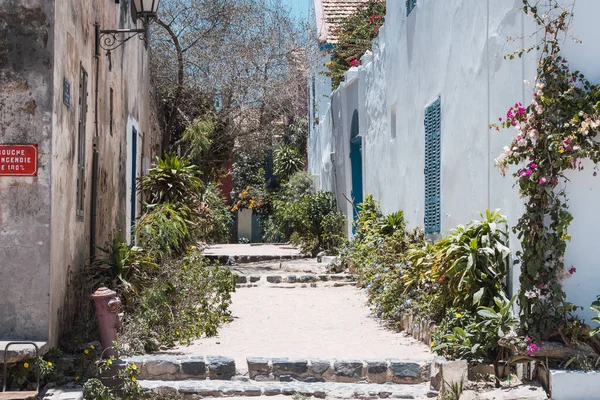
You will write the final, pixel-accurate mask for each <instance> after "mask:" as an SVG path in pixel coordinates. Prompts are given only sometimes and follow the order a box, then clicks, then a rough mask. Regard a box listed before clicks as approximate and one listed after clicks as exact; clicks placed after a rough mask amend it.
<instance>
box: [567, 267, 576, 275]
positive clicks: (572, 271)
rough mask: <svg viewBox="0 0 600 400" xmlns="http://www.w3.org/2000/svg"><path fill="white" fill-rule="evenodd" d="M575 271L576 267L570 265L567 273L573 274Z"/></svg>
mask: <svg viewBox="0 0 600 400" xmlns="http://www.w3.org/2000/svg"><path fill="white" fill-rule="evenodd" d="M575 272H577V268H575V266H574V265H571V268H569V274H571V275H573V274H574V273H575Z"/></svg>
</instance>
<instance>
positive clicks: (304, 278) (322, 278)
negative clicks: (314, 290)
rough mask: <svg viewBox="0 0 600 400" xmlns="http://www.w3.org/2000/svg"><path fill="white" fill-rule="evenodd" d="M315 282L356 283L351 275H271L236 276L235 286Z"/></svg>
mask: <svg viewBox="0 0 600 400" xmlns="http://www.w3.org/2000/svg"><path fill="white" fill-rule="evenodd" d="M317 282H356V277H355V276H354V275H351V274H273V275H259V274H253V275H238V276H237V278H236V283H237V284H253V283H254V284H258V283H271V284H281V283H294V284H296V283H300V284H302V283H317Z"/></svg>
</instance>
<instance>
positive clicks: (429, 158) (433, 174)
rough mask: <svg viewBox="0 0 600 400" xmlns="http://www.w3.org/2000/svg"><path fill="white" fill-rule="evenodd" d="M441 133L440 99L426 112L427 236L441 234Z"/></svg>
mask: <svg viewBox="0 0 600 400" xmlns="http://www.w3.org/2000/svg"><path fill="white" fill-rule="evenodd" d="M441 132H442V115H441V98H438V99H437V100H436V101H435V102H433V104H431V105H430V106H429V107H427V109H426V110H425V234H431V233H439V232H440V225H441V209H440V193H441V191H440V185H441Z"/></svg>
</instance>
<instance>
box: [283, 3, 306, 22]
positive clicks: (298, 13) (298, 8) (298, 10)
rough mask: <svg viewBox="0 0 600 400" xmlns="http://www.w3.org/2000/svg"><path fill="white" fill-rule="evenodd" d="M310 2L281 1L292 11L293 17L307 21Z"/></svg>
mask: <svg viewBox="0 0 600 400" xmlns="http://www.w3.org/2000/svg"><path fill="white" fill-rule="evenodd" d="M308 1H309V0H281V3H283V4H284V5H285V6H287V7H289V8H290V9H291V10H292V15H293V16H294V17H295V18H297V19H302V20H304V21H306V20H307V19H308Z"/></svg>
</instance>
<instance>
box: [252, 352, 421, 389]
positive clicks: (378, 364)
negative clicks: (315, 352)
mask: <svg viewBox="0 0 600 400" xmlns="http://www.w3.org/2000/svg"><path fill="white" fill-rule="evenodd" d="M247 361H248V372H249V376H250V379H254V380H257V381H282V382H285V381H292V380H298V381H303V382H364V381H366V382H373V383H383V382H391V383H402V384H416V383H421V382H426V381H428V380H429V375H430V369H431V366H430V362H414V361H403V360H398V359H383V360H323V359H316V358H311V359H295V360H294V359H288V358H271V359H268V358H260V357H249V358H248V359H247Z"/></svg>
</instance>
